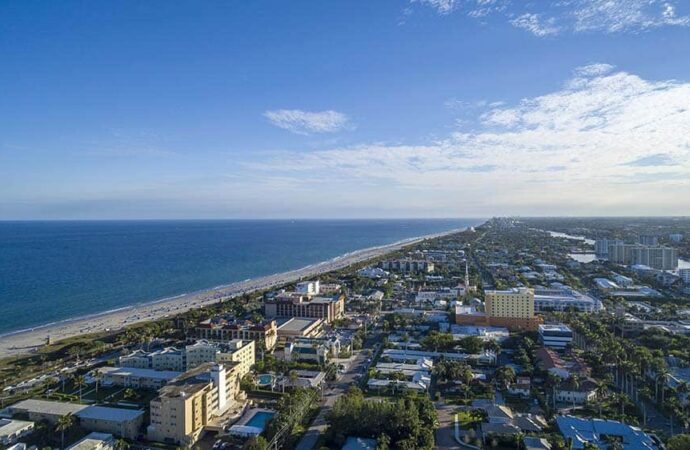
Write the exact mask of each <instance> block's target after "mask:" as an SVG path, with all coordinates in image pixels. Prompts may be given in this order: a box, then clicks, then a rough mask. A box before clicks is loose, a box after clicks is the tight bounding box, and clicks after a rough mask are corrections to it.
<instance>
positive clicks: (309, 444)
mask: <svg viewBox="0 0 690 450" xmlns="http://www.w3.org/2000/svg"><path fill="white" fill-rule="evenodd" d="M366 367H367V352H366V351H360V352H358V353H357V354H356V355H355V357H354V358H353V359H352V362H351V363H350V365H349V367H348V368H347V369H346V370H345V372H344V373H343V374H342V375H341V376H340V378H339V379H338V380H336V381H335V382H333V383H332V384H331V385H330V386H328V387H326V388H325V389H326V390H325V392H324V396H323V400H322V402H321V410H319V414H318V415H317V416H316V418H315V419H314V421H313V422H312V424H311V426H309V429H308V430H307V432H306V433H305V434H304V436H303V437H302V439H301V440H300V441H299V444H297V447H296V450H312V449H313V448H314V447H315V446H316V443H317V442H318V440H319V436H320V435H321V433H323V432H324V431H326V428H327V427H328V424H327V422H326V419H327V417H328V412H329V411H330V410H331V408H332V407H333V404H334V403H335V401H336V400H337V399H338V397H340V396H341V395H343V394H344V393H345V392H346V391H347V389H348V387H349V386H350V384H352V383H354V382H356V380H355V376H357V375H361V374H362V373H363V372H364V371H365V369H366Z"/></svg>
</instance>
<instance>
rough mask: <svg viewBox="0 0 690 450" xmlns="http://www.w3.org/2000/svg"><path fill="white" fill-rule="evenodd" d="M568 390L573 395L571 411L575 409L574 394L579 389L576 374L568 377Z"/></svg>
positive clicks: (578, 378) (578, 377)
mask: <svg viewBox="0 0 690 450" xmlns="http://www.w3.org/2000/svg"><path fill="white" fill-rule="evenodd" d="M568 385H569V386H570V387H569V389H570V390H571V392H572V393H573V409H575V392H576V391H577V390H578V389H580V376H579V375H578V374H576V373H573V374H571V375H570V378H568Z"/></svg>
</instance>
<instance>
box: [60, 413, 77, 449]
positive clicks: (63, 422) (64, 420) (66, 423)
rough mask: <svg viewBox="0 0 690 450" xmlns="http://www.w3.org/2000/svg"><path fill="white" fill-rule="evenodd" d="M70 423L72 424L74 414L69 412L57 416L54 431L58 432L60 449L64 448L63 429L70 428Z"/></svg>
mask: <svg viewBox="0 0 690 450" xmlns="http://www.w3.org/2000/svg"><path fill="white" fill-rule="evenodd" d="M72 425H74V416H73V415H72V414H71V413H70V414H66V415H64V416H60V417H58V420H57V424H56V426H55V431H58V432H60V448H62V449H64V448H65V431H67V430H69V429H70V428H72Z"/></svg>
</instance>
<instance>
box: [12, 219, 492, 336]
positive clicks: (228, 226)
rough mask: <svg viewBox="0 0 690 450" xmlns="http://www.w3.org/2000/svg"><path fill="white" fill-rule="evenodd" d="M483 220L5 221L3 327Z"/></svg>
mask: <svg viewBox="0 0 690 450" xmlns="http://www.w3.org/2000/svg"><path fill="white" fill-rule="evenodd" d="M481 222H482V221H481V220H479V219H437V220H410V219H406V220H402V219H401V220H187V221H179V220H178V221H176V220H168V221H55V222H39V221H36V222H2V221H0V304H2V308H3V313H2V314H0V335H2V334H3V333H7V332H11V331H16V330H21V329H26V328H30V327H34V326H37V325H43V324H47V323H52V322H56V321H60V320H65V319H68V318H75V317H82V316H85V315H89V314H95V313H100V312H105V311H108V310H112V309H117V308H122V307H126V306H130V305H132V304H136V303H143V302H150V301H155V300H160V299H162V298H167V297H172V296H177V295H180V294H185V293H188V292H194V291H199V290H203V289H208V288H213V287H215V286H219V285H224V284H229V283H232V282H235V281H242V280H245V279H247V278H256V277H260V276H264V275H270V274H274V273H279V272H285V271H288V270H294V269H299V268H301V267H304V266H307V265H310V264H315V263H318V262H321V261H326V260H329V259H331V258H334V257H336V256H340V255H342V254H345V253H349V252H352V251H354V250H359V249H362V248H367V247H373V246H379V245H385V244H389V243H392V242H396V241H400V240H403V239H408V238H412V237H416V236H422V235H426V234H431V233H437V232H441V231H446V230H451V229H457V228H465V227H468V226H475V225H478V224H479V223H481Z"/></svg>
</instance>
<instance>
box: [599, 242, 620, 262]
mask: <svg viewBox="0 0 690 450" xmlns="http://www.w3.org/2000/svg"><path fill="white" fill-rule="evenodd" d="M622 243H623V241H621V240H619V239H597V240H596V242H594V253H595V254H596V255H597V258H603V259H606V258H608V257H609V246H611V245H618V244H622Z"/></svg>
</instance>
